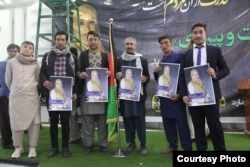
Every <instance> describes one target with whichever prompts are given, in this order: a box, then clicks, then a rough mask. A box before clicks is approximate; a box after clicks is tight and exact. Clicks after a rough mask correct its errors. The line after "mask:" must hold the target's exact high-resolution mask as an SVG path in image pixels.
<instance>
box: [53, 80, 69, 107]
mask: <svg viewBox="0 0 250 167" xmlns="http://www.w3.org/2000/svg"><path fill="white" fill-rule="evenodd" d="M50 99H51V100H55V102H54V103H53V104H52V106H51V107H52V108H55V109H63V108H67V101H66V94H65V91H64V88H63V81H62V80H61V79H56V80H55V88H54V89H52V90H51V91H50Z"/></svg>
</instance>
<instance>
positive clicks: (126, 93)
mask: <svg viewBox="0 0 250 167" xmlns="http://www.w3.org/2000/svg"><path fill="white" fill-rule="evenodd" d="M120 88H121V89H123V91H122V93H120V97H121V98H125V99H133V98H136V91H135V83H134V80H133V72H132V70H131V69H129V68H128V69H126V72H125V77H124V78H123V79H122V80H121V82H120Z"/></svg>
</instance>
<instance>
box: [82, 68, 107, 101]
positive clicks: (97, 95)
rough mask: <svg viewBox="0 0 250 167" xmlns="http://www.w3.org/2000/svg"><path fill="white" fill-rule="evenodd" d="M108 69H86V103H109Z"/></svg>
mask: <svg viewBox="0 0 250 167" xmlns="http://www.w3.org/2000/svg"><path fill="white" fill-rule="evenodd" d="M107 71H108V69H107V68H86V73H87V74H88V77H87V78H86V102H108V75H107Z"/></svg>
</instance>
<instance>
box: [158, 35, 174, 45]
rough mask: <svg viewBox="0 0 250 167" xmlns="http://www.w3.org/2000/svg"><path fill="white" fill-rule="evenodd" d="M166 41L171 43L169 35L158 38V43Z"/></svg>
mask: <svg viewBox="0 0 250 167" xmlns="http://www.w3.org/2000/svg"><path fill="white" fill-rule="evenodd" d="M163 39H168V40H169V41H170V42H172V37H171V36H170V35H162V36H160V37H159V38H158V42H159V43H161V40H163Z"/></svg>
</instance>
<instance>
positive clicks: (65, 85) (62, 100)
mask: <svg viewBox="0 0 250 167" xmlns="http://www.w3.org/2000/svg"><path fill="white" fill-rule="evenodd" d="M50 83H51V84H52V89H51V90H50V92H49V95H50V96H49V109H48V110H49V111H71V110H72V91H73V90H72V87H73V86H72V84H73V78H72V77H65V76H51V77H50Z"/></svg>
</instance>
